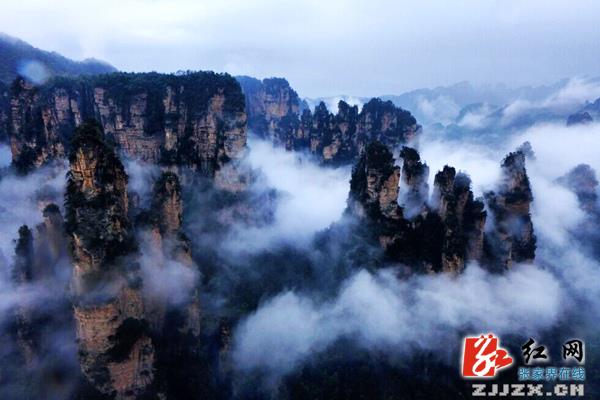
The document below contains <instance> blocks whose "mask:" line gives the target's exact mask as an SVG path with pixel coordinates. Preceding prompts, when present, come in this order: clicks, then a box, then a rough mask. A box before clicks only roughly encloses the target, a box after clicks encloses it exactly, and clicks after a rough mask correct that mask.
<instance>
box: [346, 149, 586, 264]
mask: <svg viewBox="0 0 600 400" xmlns="http://www.w3.org/2000/svg"><path fill="white" fill-rule="evenodd" d="M531 154H533V153H531ZM401 156H402V157H403V166H402V175H401V176H400V170H399V168H398V167H397V166H395V163H394V158H393V156H392V153H391V151H390V150H389V149H388V147H387V146H385V145H383V144H381V143H378V142H374V143H372V144H369V145H368V146H367V148H366V151H365V152H364V154H363V155H362V156H361V158H360V159H359V161H358V162H357V164H356V166H355V167H354V170H353V172H352V179H351V181H350V195H349V199H348V208H347V211H346V212H347V213H348V214H350V215H352V216H354V217H355V218H356V219H358V220H359V225H360V226H365V227H366V228H367V229H366V231H361V232H362V233H360V234H361V235H363V234H365V232H366V235H367V236H368V238H367V239H369V240H375V242H377V243H379V245H380V247H381V249H382V250H383V252H384V253H385V257H386V258H387V260H388V261H393V262H398V263H401V264H404V265H406V266H408V267H410V268H411V270H412V271H421V272H449V273H459V272H461V271H462V270H463V269H464V268H465V266H466V265H467V264H468V263H469V262H471V261H473V262H477V263H480V264H482V265H484V266H485V267H487V268H489V269H490V270H492V271H503V270H505V269H507V268H509V267H510V266H511V265H513V264H514V263H520V262H530V261H532V260H533V259H534V257H535V248H536V238H535V235H534V233H533V224H532V222H531V215H530V204H531V201H532V200H533V196H532V193H531V188H530V186H529V179H528V177H527V173H526V170H525V154H524V153H523V151H521V150H519V151H517V152H514V153H510V154H509V155H508V156H507V157H506V158H505V159H504V161H503V163H502V171H503V172H502V179H501V181H500V182H499V185H498V190H497V191H496V192H489V193H487V194H486V196H485V198H486V200H487V209H488V210H489V211H490V212H491V216H492V221H491V223H487V224H486V222H487V220H488V218H487V216H488V212H487V211H486V209H485V205H484V202H483V199H475V198H474V195H473V192H472V190H471V179H470V178H469V176H467V175H466V174H465V173H462V172H458V173H457V172H456V170H455V169H454V168H452V167H449V166H445V167H444V168H443V170H442V171H439V172H438V173H437V174H436V175H435V179H434V188H433V193H432V195H431V198H429V197H428V187H427V176H428V173H429V171H428V168H427V166H426V165H425V164H424V163H422V162H421V161H420V157H419V154H418V153H417V151H416V150H414V149H412V148H408V147H404V148H403V149H402V151H401ZM582 175H588V176H589V174H582ZM573 181H575V180H573ZM587 181H588V186H589V188H590V189H589V190H588V191H587V192H588V194H585V195H583V196H582V197H583V198H587V197H589V198H591V195H590V193H591V191H592V189H591V188H592V187H595V186H594V185H593V181H592V180H589V179H587ZM399 193H400V196H399ZM398 202H400V203H401V204H400V205H399V204H398ZM407 204H409V205H410V207H411V208H413V209H414V210H417V212H414V211H413V212H412V213H408V212H407V209H408V206H407Z"/></svg>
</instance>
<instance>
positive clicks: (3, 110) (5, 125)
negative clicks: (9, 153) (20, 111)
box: [0, 82, 10, 143]
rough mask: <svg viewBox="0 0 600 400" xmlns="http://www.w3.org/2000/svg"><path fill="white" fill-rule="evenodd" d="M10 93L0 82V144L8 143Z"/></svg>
mask: <svg viewBox="0 0 600 400" xmlns="http://www.w3.org/2000/svg"><path fill="white" fill-rule="evenodd" d="M9 115H10V91H9V88H8V86H7V85H5V84H4V83H2V82H0V142H1V143H4V142H7V141H8V129H9V125H10V124H9V122H10V118H9Z"/></svg>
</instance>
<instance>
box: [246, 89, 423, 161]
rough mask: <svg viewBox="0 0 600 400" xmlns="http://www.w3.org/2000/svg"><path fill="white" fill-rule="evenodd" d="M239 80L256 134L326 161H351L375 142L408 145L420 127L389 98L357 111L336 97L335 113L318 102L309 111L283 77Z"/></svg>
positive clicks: (395, 145) (373, 101)
mask: <svg viewBox="0 0 600 400" xmlns="http://www.w3.org/2000/svg"><path fill="white" fill-rule="evenodd" d="M237 79H238V81H239V82H240V84H241V85H242V89H243V91H244V94H245V96H246V105H247V112H248V118H249V119H248V126H249V129H250V130H251V131H252V132H253V133H254V134H256V135H257V136H259V137H262V138H266V139H269V140H271V141H272V142H273V143H275V144H278V145H282V146H285V147H286V149H288V150H296V151H305V150H308V151H310V152H311V153H313V154H315V155H316V156H317V157H318V158H319V159H321V160H322V161H323V162H324V163H330V164H343V163H353V162H355V161H356V160H357V159H358V158H359V156H360V154H361V153H362V152H363V150H364V149H365V147H366V145H367V144H368V143H369V142H372V141H375V140H376V141H380V142H382V143H383V144H385V145H388V146H390V147H391V148H396V147H398V146H400V145H403V144H407V143H411V142H412V141H413V139H414V138H415V136H417V135H418V134H419V132H420V129H421V128H420V126H419V125H417V121H416V120H415V118H414V117H413V116H412V115H411V114H410V112H408V111H406V110H403V109H401V108H399V107H396V106H394V104H393V103H392V102H391V101H382V100H380V99H377V98H375V99H371V101H369V102H368V103H366V104H365V105H364V106H363V108H362V110H361V111H360V112H359V109H358V107H357V106H350V105H349V104H348V103H346V102H344V101H340V102H339V104H338V110H337V114H333V113H331V112H330V111H329V110H328V109H327V107H326V106H325V103H323V102H321V103H320V104H318V105H317V106H316V107H315V110H314V112H311V111H310V109H308V107H307V106H306V105H305V104H304V103H303V102H301V101H300V100H299V98H298V95H297V94H296V92H295V91H294V90H293V89H292V88H291V87H290V85H289V84H288V82H287V81H286V80H285V79H280V78H271V79H265V80H263V81H259V80H257V79H254V78H249V77H238V78H237Z"/></svg>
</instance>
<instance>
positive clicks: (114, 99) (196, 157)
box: [10, 72, 246, 177]
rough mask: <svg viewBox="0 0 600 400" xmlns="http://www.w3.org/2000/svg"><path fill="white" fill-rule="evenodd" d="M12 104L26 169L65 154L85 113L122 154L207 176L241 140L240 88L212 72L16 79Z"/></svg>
mask: <svg viewBox="0 0 600 400" xmlns="http://www.w3.org/2000/svg"><path fill="white" fill-rule="evenodd" d="M10 109H11V111H10V130H11V135H10V136H11V138H10V139H11V150H12V153H13V162H14V164H15V165H16V166H17V167H18V168H19V169H20V170H22V171H25V172H26V171H27V170H30V169H32V168H36V167H39V166H40V165H42V164H45V163H47V162H49V161H51V160H53V159H57V158H61V157H64V156H65V154H66V153H67V152H68V148H69V143H70V142H69V141H70V137H71V134H72V131H73V129H74V128H75V127H77V126H79V125H81V124H82V123H83V121H85V120H87V119H90V118H93V119H96V120H98V121H100V123H101V125H102V128H103V131H104V133H105V135H106V138H107V140H108V141H111V142H113V143H114V144H115V145H116V147H117V148H118V149H119V150H121V151H122V152H124V153H125V154H126V155H129V156H131V157H134V158H139V159H142V160H144V161H148V162H152V163H159V164H162V165H174V166H185V167H189V168H192V169H194V170H197V171H199V172H200V173H201V174H202V175H205V176H208V177H213V176H214V175H215V174H216V173H217V172H218V171H219V170H220V169H221V168H222V167H224V166H226V165H227V164H228V163H229V162H230V161H235V160H239V159H240V158H241V157H242V156H243V154H244V149H245V145H246V114H245V112H244V98H243V95H242V93H241V90H240V87H239V85H238V84H237V82H236V81H235V80H234V79H233V78H232V77H230V76H228V75H221V74H215V73H212V72H194V73H187V74H183V75H164V74H157V73H140V74H133V73H115V74H109V75H100V76H95V77H80V78H56V79H53V80H51V81H49V82H48V83H46V84H44V85H42V86H36V87H34V86H32V85H30V84H28V83H27V82H26V81H25V80H23V79H19V80H17V81H16V82H15V83H14V84H13V88H12V93H11V101H10Z"/></svg>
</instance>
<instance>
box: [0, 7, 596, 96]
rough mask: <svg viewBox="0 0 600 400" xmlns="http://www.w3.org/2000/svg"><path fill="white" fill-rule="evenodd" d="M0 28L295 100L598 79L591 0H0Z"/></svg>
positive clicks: (53, 46) (60, 46)
mask: <svg viewBox="0 0 600 400" xmlns="http://www.w3.org/2000/svg"><path fill="white" fill-rule="evenodd" d="M0 10H1V12H0V30H2V31H4V32H5V33H8V34H9V35H13V36H17V37H19V38H21V39H23V40H25V41H28V42H30V43H31V44H33V45H34V46H36V47H40V48H42V49H46V50H53V51H57V52H59V53H62V54H64V55H66V56H68V57H71V58H75V59H82V58H85V57H95V58H100V59H103V60H106V61H108V62H110V63H112V64H113V65H114V66H116V67H117V68H119V69H121V70H127V71H150V70H155V71H161V72H171V71H177V70H182V69H184V70H185V69H194V70H197V69H203V70H215V71H226V72H229V73H231V74H235V75H238V74H245V75H252V76H256V77H261V78H262V77H269V76H283V77H286V78H287V79H288V80H289V81H290V82H291V84H292V85H293V87H295V88H296V89H297V90H298V91H299V93H300V94H301V95H302V96H312V97H315V96H325V95H335V94H349V95H361V96H373V95H381V94H398V93H401V92H403V91H406V90H411V89H416V88H420V87H432V86H436V85H447V84H452V83H455V82H458V81H462V80H469V81H471V82H474V83H498V82H504V83H507V84H510V85H522V84H542V83H549V82H552V81H555V80H558V79H561V78H565V77H572V76H597V75H600V56H599V50H600V21H599V17H600V1H596V0H581V1H577V0H570V1H553V0H505V1H500V0H497V1H492V0H473V1H464V0H452V1H444V0H439V1H426V0H419V1H410V2H408V1H406V2H404V1H399V0H396V1H393V0H390V1H388V0H348V1H338V0H307V1H302V0H296V1H286V0H210V1H208V0H196V1H194V0H86V1H81V0H77V1H75V0H55V1H41V0H38V1H35V0H19V1H8V0H2V5H1V7H0Z"/></svg>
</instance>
